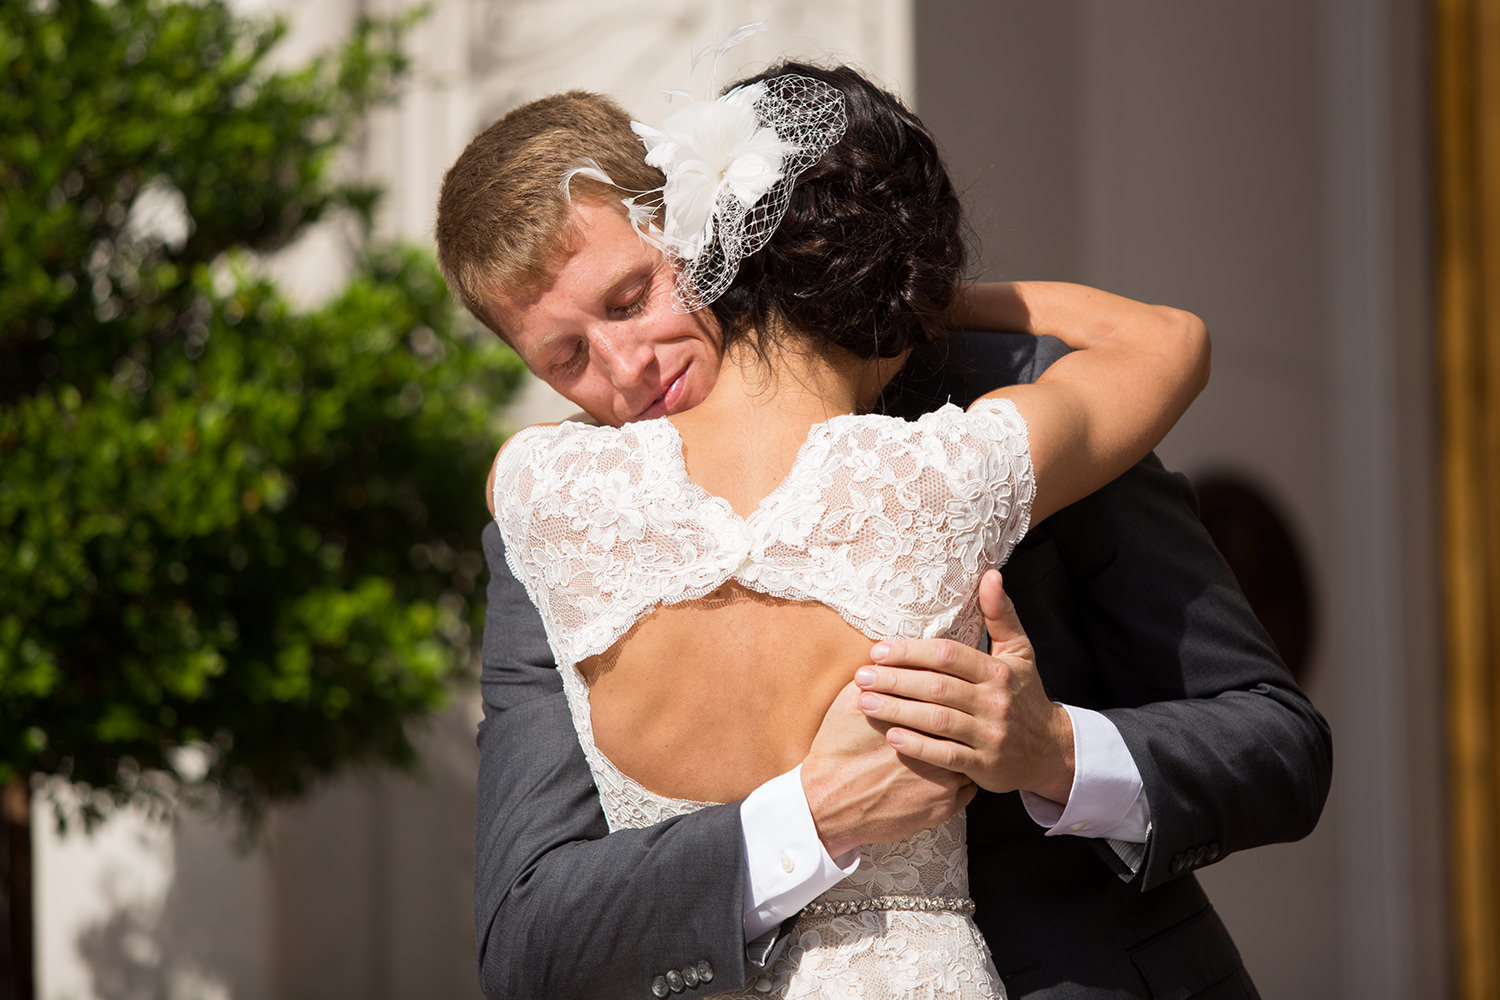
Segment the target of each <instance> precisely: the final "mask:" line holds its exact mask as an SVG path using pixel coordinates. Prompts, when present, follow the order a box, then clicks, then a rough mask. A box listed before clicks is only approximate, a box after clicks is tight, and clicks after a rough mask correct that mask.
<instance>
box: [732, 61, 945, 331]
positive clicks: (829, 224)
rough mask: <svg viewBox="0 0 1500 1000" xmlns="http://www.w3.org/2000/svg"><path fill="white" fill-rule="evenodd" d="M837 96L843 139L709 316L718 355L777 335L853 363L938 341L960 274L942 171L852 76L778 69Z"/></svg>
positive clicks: (899, 112)
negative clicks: (836, 352)
mask: <svg viewBox="0 0 1500 1000" xmlns="http://www.w3.org/2000/svg"><path fill="white" fill-rule="evenodd" d="M784 74H796V75H799V76H806V77H810V78H812V79H814V80H821V81H823V82H825V83H827V84H829V85H830V86H832V87H834V88H836V89H837V90H838V91H839V92H841V93H842V94H843V95H844V101H845V112H846V114H847V116H848V120H849V126H848V129H847V130H846V131H845V132H844V137H843V138H842V139H841V140H839V141H838V142H837V143H835V144H834V145H833V146H832V147H831V148H829V150H828V151H827V152H826V153H824V154H823V157H822V159H820V160H819V161H818V162H817V163H816V164H814V165H813V166H812V167H810V168H809V169H808V170H807V172H806V173H804V174H803V175H802V176H801V177H799V178H797V181H796V183H795V184H794V185H793V187H792V194H791V202H790V204H789V205H788V207H787V213H786V218H784V219H783V220H782V222H781V225H780V226H778V227H777V229H776V232H775V233H774V234H773V235H772V237H771V239H770V241H769V242H768V243H767V244H766V245H765V247H763V248H762V249H761V250H760V251H759V252H757V253H755V254H752V255H751V256H750V257H748V258H746V259H745V260H744V261H742V262H741V263H740V269H739V273H738V275H736V277H735V279H734V282H733V284H731V285H730V286H729V288H728V290H726V291H725V292H724V294H723V295H722V296H720V297H719V299H718V300H717V301H715V302H714V303H713V305H712V307H711V308H712V309H713V312H714V315H715V317H716V318H717V319H718V321H719V326H720V328H721V329H722V330H723V333H724V344H725V346H726V347H727V346H728V345H729V344H731V343H733V342H734V341H736V340H739V339H741V338H743V337H744V336H745V335H746V334H747V333H749V332H751V331H759V333H760V334H761V335H762V336H774V335H775V334H776V332H777V331H778V330H779V329H780V328H782V327H783V325H784V326H785V327H788V328H790V329H792V330H794V331H797V332H799V333H801V334H803V335H805V336H808V337H811V338H812V339H813V342H814V343H815V344H819V345H829V346H836V347H839V348H842V349H843V350H846V351H849V352H850V353H852V354H854V355H856V356H858V357H861V358H865V359H870V358H875V357H887V358H888V357H893V356H895V355H898V354H900V353H901V352H903V351H905V350H907V349H908V348H911V347H915V346H916V345H918V344H922V343H926V342H928V341H931V340H934V339H936V338H937V337H940V336H941V335H942V334H943V331H944V325H943V314H944V313H945V312H946V310H947V309H948V307H949V305H950V304H951V303H952V301H953V296H954V293H955V292H956V290H957V287H958V283H959V281H960V280H961V279H962V277H963V271H964V267H965V264H966V262H967V256H968V254H967V246H966V236H967V233H966V231H965V229H964V223H963V215H962V210H961V208H960V206H959V202H958V195H957V193H956V192H955V191H954V189H953V183H952V182H951V181H950V180H949V178H948V171H947V169H946V168H945V167H944V166H943V161H942V157H941V156H940V155H939V154H938V150H937V144H936V143H935V142H934V141H933V138H932V136H931V134H929V133H928V131H927V128H926V126H924V125H923V124H922V122H921V120H920V119H918V118H917V116H916V115H914V114H912V112H911V111H910V110H908V109H907V108H906V107H905V105H903V104H902V103H901V101H900V100H899V99H898V98H896V97H895V96H894V95H892V94H889V93H887V92H886V91H884V90H881V89H880V88H879V87H876V86H875V85H874V84H872V83H871V82H870V81H868V80H866V79H865V78H864V76H862V75H861V74H860V73H858V72H857V71H855V70H853V69H851V68H849V67H847V66H839V67H836V68H832V69H825V68H822V67H818V66H809V65H805V64H803V63H796V62H783V63H780V64H779V65H776V66H773V67H771V68H770V69H768V70H766V71H765V72H764V73H760V74H757V75H755V76H752V77H749V78H747V79H745V80H742V81H740V82H739V83H737V84H734V85H733V86H742V85H744V84H749V83H755V82H756V81H758V80H764V79H769V78H771V77H776V76H782V75H784Z"/></svg>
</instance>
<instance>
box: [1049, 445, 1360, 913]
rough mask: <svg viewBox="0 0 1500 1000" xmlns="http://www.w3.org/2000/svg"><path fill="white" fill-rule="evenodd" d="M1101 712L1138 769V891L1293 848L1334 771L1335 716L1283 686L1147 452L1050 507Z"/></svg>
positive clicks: (1182, 484) (1189, 497)
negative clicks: (1147, 820)
mask: <svg viewBox="0 0 1500 1000" xmlns="http://www.w3.org/2000/svg"><path fill="white" fill-rule="evenodd" d="M1047 525H1048V530H1049V532H1050V535H1051V539H1052V541H1053V542H1054V543H1055V544H1056V545H1057V548H1058V551H1059V554H1060V555H1061V559H1062V562H1063V564H1064V565H1065V566H1066V567H1067V571H1068V574H1069V576H1070V578H1071V581H1072V584H1073V593H1074V595H1075V597H1076V599H1077V600H1078V601H1079V602H1080V611H1081V614H1080V618H1081V619H1082V620H1083V621H1084V622H1085V623H1086V627H1087V633H1088V634H1087V635H1086V636H1085V640H1086V641H1087V642H1088V643H1089V645H1090V647H1091V650H1092V653H1093V656H1094V659H1095V664H1096V669H1097V676H1098V678H1099V680H1100V683H1101V685H1102V687H1103V694H1102V696H1101V698H1100V701H1099V703H1098V704H1095V705H1090V706H1086V707H1094V708H1099V709H1101V710H1102V711H1103V712H1104V714H1105V715H1106V716H1108V717H1109V719H1110V720H1111V721H1112V722H1114V724H1115V725H1116V727H1117V728H1118V729H1119V730H1120V734H1121V736H1122V737H1123V738H1124V740H1125V743H1126V746H1127V747H1129V749H1130V752H1131V755H1132V756H1133V757H1134V758H1135V761H1136V764H1137V766H1138V767H1139V769H1140V772H1141V778H1142V781H1143V783H1144V788H1145V792H1146V797H1147V800H1148V801H1149V803H1150V805H1151V817H1152V832H1151V835H1150V838H1149V840H1148V842H1147V845H1146V855H1145V858H1144V860H1143V863H1142V867H1141V871H1140V873H1139V877H1140V885H1141V887H1142V888H1143V889H1149V888H1151V887H1152V886H1155V885H1158V884H1160V883H1161V882H1162V881H1164V880H1166V879H1170V878H1172V877H1174V876H1176V875H1180V874H1182V873H1184V872H1187V871H1191V870H1193V869H1195V868H1199V867H1202V866H1203V865H1206V864H1210V863H1212V862H1214V861H1216V860H1218V859H1220V858H1222V857H1225V856H1227V855H1228V854H1230V853H1233V852H1234V851H1237V850H1242V849H1244V848H1247V847H1255V846H1259V845H1261V844H1268V843H1276V842H1280V841H1289V840H1296V839H1299V838H1301V837H1303V836H1306V835H1307V834H1308V833H1309V832H1310V831H1311V830H1312V828H1313V826H1314V825H1315V824H1316V823H1317V820H1318V817H1319V815H1320V814H1321V812H1322V809H1323V804H1324V801H1325V800H1326V798H1327V796H1328V788H1329V783H1330V781H1331V778H1332V770H1333V757H1332V739H1331V736H1330V732H1329V728H1328V723H1327V721H1326V720H1325V719H1324V718H1323V716H1322V715H1321V714H1319V713H1318V711H1317V710H1316V709H1315V708H1314V707H1313V705H1312V703H1311V702H1310V701H1309V700H1308V698H1307V696H1306V695H1305V694H1304V693H1303V692H1302V691H1301V690H1300V689H1299V688H1298V687H1297V685H1296V683H1295V682H1294V681H1293V680H1292V677H1291V674H1290V672H1289V671H1288V670H1287V669H1286V667H1285V666H1284V665H1283V664H1282V662H1281V658H1280V656H1279V655H1278V653H1277V652H1276V648H1275V646H1274V645H1273V644H1272V642H1271V640H1270V637H1269V636H1268V635H1267V634H1266V632H1265V629H1264V628H1263V627H1262V626H1261V625H1260V623H1259V622H1258V621H1257V620H1256V618H1255V615H1254V612H1253V611H1252V610H1251V609H1250V606H1249V603H1248V601H1246V599H1245V596H1244V594H1243V593H1242V592H1241V590H1240V588H1239V585H1238V584H1237V583H1236V581H1235V579H1234V575H1233V573H1232V572H1231V571H1230V569H1229V567H1228V566H1227V564H1225V562H1224V560H1223V557H1222V556H1221V555H1220V554H1219V552H1218V550H1217V549H1216V548H1215V547H1214V544H1213V541H1212V540H1211V539H1210V538H1209V536H1208V532H1207V530H1206V529H1205V528H1204V527H1203V524H1202V522H1201V521H1199V520H1198V517H1197V510H1196V503H1195V500H1194V497H1193V493H1192V489H1191V487H1190V486H1189V485H1188V483H1187V480H1186V478H1184V477H1183V476H1181V475H1176V474H1173V473H1170V472H1168V471H1167V470H1166V469H1165V468H1163V467H1162V465H1161V463H1160V462H1159V461H1158V460H1157V459H1156V458H1155V456H1151V457H1149V458H1147V459H1146V460H1145V461H1143V462H1141V463H1140V464H1138V465H1137V466H1136V467H1135V468H1134V469H1132V470H1131V471H1130V472H1128V473H1127V474H1126V475H1125V476H1122V477H1121V478H1120V479H1118V480H1116V481H1115V482H1113V483H1111V484H1110V485H1108V486H1106V487H1104V488H1103V489H1101V490H1099V491H1098V492H1096V493H1094V494H1093V495H1091V496H1089V497H1086V498H1085V499H1083V500H1081V501H1079V502H1078V503H1076V504H1074V505H1073V506H1071V507H1069V508H1067V509H1065V510H1063V511H1059V512H1058V513H1057V514H1054V515H1053V516H1052V517H1051V518H1049V519H1048V522H1047Z"/></svg>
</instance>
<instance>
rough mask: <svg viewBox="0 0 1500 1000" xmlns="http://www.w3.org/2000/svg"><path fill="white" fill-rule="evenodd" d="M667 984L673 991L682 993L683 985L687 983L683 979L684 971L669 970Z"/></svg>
mask: <svg viewBox="0 0 1500 1000" xmlns="http://www.w3.org/2000/svg"><path fill="white" fill-rule="evenodd" d="M667 985H668V986H670V987H671V988H672V992H673V993H681V992H682V989H683V987H684V986H685V985H686V984H685V983H684V982H683V981H682V973H680V972H678V971H677V970H676V969H672V970H671V971H670V972H668V973H667Z"/></svg>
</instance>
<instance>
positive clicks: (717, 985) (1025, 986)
mask: <svg viewBox="0 0 1500 1000" xmlns="http://www.w3.org/2000/svg"><path fill="white" fill-rule="evenodd" d="M1039 346H1040V347H1041V350H1040V351H1039V350H1038V348H1039ZM1058 353H1060V351H1059V350H1058V349H1057V347H1056V346H1055V344H1049V343H1047V342H1044V341H1041V342H1039V341H1038V340H1036V339H1035V338H1031V337H1009V336H996V335H993V334H977V335H975V334H955V335H954V336H953V337H952V338H950V339H949V341H948V342H947V343H946V344H944V345H942V346H940V347H936V346H935V347H932V348H929V349H926V350H925V351H924V352H922V353H921V354H920V355H919V356H916V357H914V358H913V359H912V361H911V362H910V363H909V364H908V365H907V366H906V368H905V369H904V370H903V372H902V373H901V374H900V375H898V376H897V378H896V379H895V380H894V381H893V382H892V384H891V386H890V387H888V389H887V391H886V393H885V395H884V396H883V397H882V402H883V405H884V407H885V408H886V409H887V410H888V411H889V412H891V413H895V414H898V415H903V416H911V415H915V414H916V413H920V412H922V411H924V410H927V409H930V408H932V407H933V406H936V405H938V404H941V403H942V402H944V401H946V400H948V399H949V398H951V399H952V400H953V401H954V402H956V403H959V404H960V405H967V404H968V403H969V402H971V401H972V400H973V399H974V398H975V397H976V396H978V395H980V394H981V393H983V392H985V391H988V390H989V389H990V388H992V387H994V386H995V385H999V384H1003V383H1006V382H1017V381H1029V380H1031V379H1034V378H1035V377H1036V375H1037V374H1039V372H1040V371H1041V370H1042V369H1043V368H1045V366H1046V364H1048V363H1050V361H1051V360H1053V359H1054V358H1055V357H1056V356H1057V354H1058ZM484 544H485V551H486V554H487V555H488V557H489V560H490V569H491V580H490V589H489V611H488V619H487V621H486V626H485V637H484V671H483V676H482V678H481V684H482V687H483V692H484V707H485V719H484V721H483V722H482V723H481V725H480V730H479V749H480V769H479V786H478V826H477V837H476V858H475V896H474V898H475V925H476V932H477V935H478V944H479V955H480V978H481V983H482V985H483V988H484V992H485V994H486V996H488V997H491V998H492V1000H493V998H501V997H620V998H639V1000H646V998H649V997H652V996H653V993H652V988H653V985H656V986H657V987H658V989H659V988H660V984H659V983H658V977H663V976H666V975H667V974H668V973H669V972H670V971H673V970H676V972H677V973H678V974H679V975H681V974H682V972H683V971H684V970H686V969H688V968H689V967H690V968H692V969H693V970H694V973H695V974H696V975H695V974H689V975H687V976H685V977H684V978H683V979H682V980H679V981H678V982H674V983H673V985H680V986H682V988H683V989H684V991H685V992H686V993H688V994H693V993H699V994H702V993H708V992H717V991H721V990H729V989H735V988H739V987H741V986H742V985H743V984H744V983H745V982H746V981H747V978H748V979H753V977H754V975H755V973H756V972H757V971H758V963H760V962H762V961H764V960H765V957H766V954H765V952H764V951H761V952H759V953H757V952H755V951H753V950H747V949H746V947H745V942H744V940H743V931H742V929H741V919H742V912H743V903H742V899H743V890H744V886H743V881H744V879H743V865H744V860H743V846H742V842H741V837H740V828H739V816H738V804H737V803H734V804H729V805H724V806H715V807H712V808H708V809H704V810H702V811H700V812H697V813H694V814H692V815H689V816H685V817H680V818H678V819H676V820H673V821H669V822H667V823H663V824H660V825H659V826H656V827H651V828H648V829H644V830H630V831H621V832H619V833H615V834H612V835H608V836H606V834H607V832H608V831H607V827H606V825H605V822H604V816H603V814H602V812H601V811H600V807H599V802H598V797H597V792H596V790H595V788H594V786H593V784H592V781H591V779H590V776H589V771H588V766H587V764H586V762H585V761H584V759H583V755H582V752H581V751H580V750H579V747H578V743H577V739H576V737H575V736H574V733H573V729H572V724H571V721H570V719H569V717H568V711H567V706H566V704H565V703H564V701H563V698H562V694H561V684H560V681H559V679H558V675H557V672H556V670H555V669H553V661H552V657H551V653H550V651H549V650H548V648H547V645H546V641H545V638H544V637H543V633H542V626H541V621H540V619H539V618H538V616H537V614H536V611H535V609H533V608H532V607H531V605H530V602H529V601H528V600H527V598H526V595H525V592H524V590H523V589H522V588H521V586H520V584H519V583H517V582H516V580H515V579H514V578H513V577H512V576H511V574H510V572H509V570H508V567H507V566H506V564H505V560H504V554H503V547H502V545H501V542H500V538H499V532H498V530H497V529H496V527H495V525H494V524H490V525H489V526H488V527H487V528H486V529H485V534H484ZM1005 585H1006V590H1007V592H1008V593H1009V594H1010V596H1011V599H1012V600H1013V601H1014V602H1015V605H1016V608H1017V611H1018V613H1019V615H1020V619H1021V622H1022V624H1023V625H1024V626H1025V628H1026V630H1027V634H1028V635H1029V636H1030V637H1031V639H1032V642H1033V643H1034V645H1035V647H1036V651H1037V663H1038V669H1039V671H1040V673H1041V676H1042V679H1043V681H1044V683H1045V685H1046V688H1047V692H1048V694H1049V695H1050V696H1051V697H1052V698H1053V699H1055V700H1057V701H1061V702H1064V703H1066V704H1072V705H1078V706H1082V707H1086V708H1094V709H1098V710H1100V711H1103V712H1104V713H1105V714H1106V715H1108V716H1109V718H1110V719H1111V720H1112V721H1113V722H1114V723H1115V725H1116V726H1117V727H1118V728H1119V730H1120V733H1121V734H1122V736H1123V737H1124V739H1125V743H1126V745H1127V746H1128V747H1129V749H1130V752H1131V754H1132V755H1133V756H1134V759H1135V761H1136V764H1137V766H1138V767H1139V769H1140V771H1141V776H1142V779H1143V781H1144V784H1145V791H1146V795H1147V797H1148V800H1149V802H1150V804H1151V814H1152V832H1151V836H1150V839H1149V841H1148V843H1147V845H1146V853H1145V858H1144V860H1143V863H1142V866H1141V868H1140V871H1139V872H1138V873H1135V874H1131V873H1130V872H1128V870H1126V869H1125V867H1124V865H1123V864H1121V863H1120V861H1119V859H1118V858H1117V857H1116V856H1115V855H1114V853H1113V852H1112V851H1110V850H1109V849H1108V847H1107V846H1106V845H1104V844H1102V843H1100V842H1097V841H1094V840H1088V839H1083V838H1077V837H1067V836H1061V837H1044V836H1043V835H1042V830H1041V828H1039V827H1038V826H1037V825H1036V824H1035V823H1034V822H1032V821H1031V819H1030V818H1029V817H1028V816H1027V815H1026V812H1025V810H1024V808H1023V807H1022V806H1021V804H1020V801H1019V797H1018V796H1016V795H1015V794H1013V793H1012V794H1008V795H994V794H988V793H981V794H980V796H979V797H978V798H977V799H976V800H975V801H974V803H973V804H972V805H971V806H970V807H969V843H970V847H969V857H970V879H971V890H972V894H973V896H974V899H975V901H976V902H977V904H978V912H977V914H976V920H977V921H978V923H979V926H980V928H981V930H983V931H984V934H985V937H986V939H987V940H988V942H989V944H990V948H991V951H992V952H993V954H994V956H995V964H996V967H997V968H998V969H999V970H1000V972H1001V975H1002V977H1003V978H1004V979H1005V982H1006V987H1007V990H1008V991H1009V993H1010V996H1011V997H1012V998H1017V997H1035V998H1044V997H1045V998H1056V1000H1061V998H1073V997H1078V998H1103V997H1160V996H1172V997H1184V998H1186V997H1202V998H1218V997H1253V996H1255V991H1254V987H1253V986H1252V985H1251V984H1250V980H1249V977H1248V976H1247V975H1246V974H1245V971H1244V968H1243V966H1242V964H1241V962H1240V959H1239V955H1238V952H1237V951H1236V949H1235V947H1234V944H1233V942H1232V941H1231V940H1230V938H1229V936H1228V934H1227V932H1226V931H1225V930H1224V927H1223V925H1222V923H1220V921H1219V919H1218V917H1217V915H1216V914H1215V913H1214V911H1213V908H1212V907H1211V906H1210V905H1209V903H1208V900H1207V899H1206V897H1205V896H1204V894H1203V892H1202V890H1201V889H1200V887H1199V885H1198V882H1197V880H1196V879H1194V878H1193V877H1192V875H1191V871H1192V870H1193V869H1194V868H1197V867H1201V866H1202V865H1205V864H1209V863H1212V862H1213V861H1215V860H1217V859H1219V858H1221V857H1224V856H1225V855H1227V854H1229V853H1231V852H1233V851H1236V850H1240V849H1243V848H1246V847H1253V846H1256V845H1259V844H1265V843H1271V842H1276V841H1283V840H1293V839H1297V838H1299V837H1302V836H1305V835H1306V834H1307V833H1308V832H1309V831H1310V830H1311V829H1312V827H1313V825H1314V824H1315V823H1316V821H1317V819H1318V816H1319V813H1320V812H1321V810H1322V807H1323V802H1324V799H1325V798H1326V796H1327V792H1328V785H1329V780H1330V776H1331V770H1332V758H1331V741H1330V737H1329V732H1328V727H1327V723H1326V722H1325V721H1324V720H1323V718H1322V716H1321V715H1319V714H1318V712H1317V711H1316V710H1315V709H1314V708H1313V707H1312V705H1311V704H1310V703H1309V702H1308V700H1307V698H1306V697H1305V696H1304V695H1303V694H1302V692H1301V691H1300V690H1298V688H1297V687H1296V685H1295V684H1294V683H1293V681H1292V679H1291V677H1290V675H1289V674H1288V672H1287V671H1286V669H1285V668H1284V667H1283V666H1282V664H1281V661H1280V658H1279V657H1278V655H1277V654H1276V651H1275V649H1274V648H1273V646H1272V644H1271V642H1270V640H1269V638H1268V637H1267V636H1266V634H1265V632H1264V630H1263V629H1262V628H1261V627H1260V625H1259V624H1258V623H1257V622H1256V620H1255V618H1254V616H1253V615H1252V614H1251V612H1250V609H1249V606H1248V605H1247V603H1246V602H1245V599H1244V597H1243V595H1242V594H1241V593H1240V590H1239V588H1238V586H1237V585H1236V584H1235V581H1234V578H1233V576H1232V574H1231V573H1230V572H1229V570H1228V567H1227V566H1226V565H1225V564H1224V562H1223V560H1222V558H1221V557H1220V556H1219V554H1218V552H1217V550H1215V549H1214V547H1213V544H1212V542H1211V541H1210V540H1209V539H1208V536H1207V533H1206V532H1205V531H1204V529H1203V527H1202V525H1201V524H1200V523H1199V521H1198V519H1197V516H1196V512H1195V506H1194V499H1193V496H1192V493H1191V490H1190V489H1189V487H1188V486H1187V483H1186V481H1185V480H1184V479H1183V478H1182V477H1180V476H1175V475H1172V474H1170V473H1168V472H1166V471H1165V470H1164V469H1163V468H1162V466H1161V464H1160V463H1159V462H1158V461H1156V459H1155V458H1154V457H1151V458H1148V459H1146V460H1145V461H1144V462H1142V463H1140V464H1139V465H1137V466H1136V467H1135V468H1134V469H1133V470H1131V471H1130V472H1128V473H1126V474H1125V475H1124V476H1122V477H1121V478H1120V479H1118V480H1116V481H1115V482H1114V483H1112V484H1110V485H1109V486H1107V487H1105V488H1104V489H1102V490H1100V491H1098V492H1097V493H1095V494H1094V495H1092V496H1090V497H1088V498H1086V499H1084V500H1082V501H1080V502H1079V503H1077V504H1074V505H1073V506H1072V507H1069V508H1067V509H1066V510H1063V511H1060V512H1058V513H1056V514H1054V515H1053V516H1052V517H1050V518H1048V519H1047V520H1046V521H1044V522H1042V523H1041V524H1038V525H1036V526H1034V527H1033V528H1032V530H1031V531H1030V532H1029V533H1028V535H1027V537H1026V538H1025V539H1024V540H1023V541H1022V543H1021V545H1020V546H1019V547H1018V549H1017V551H1016V552H1015V554H1014V555H1012V557H1011V560H1010V562H1009V563H1008V564H1007V566H1006V568H1005ZM1267 803H1274V804H1275V805H1274V807H1273V808H1267V807H1266V804H1267ZM789 923H790V922H789ZM787 929H788V928H783V931H785V930H787ZM704 970H707V971H708V972H709V974H710V975H711V976H712V977H713V978H712V979H711V980H710V981H700V982H699V983H698V985H696V986H692V985H684V984H689V983H691V982H692V980H694V979H695V978H696V979H699V980H702V972H703V971H704Z"/></svg>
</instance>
